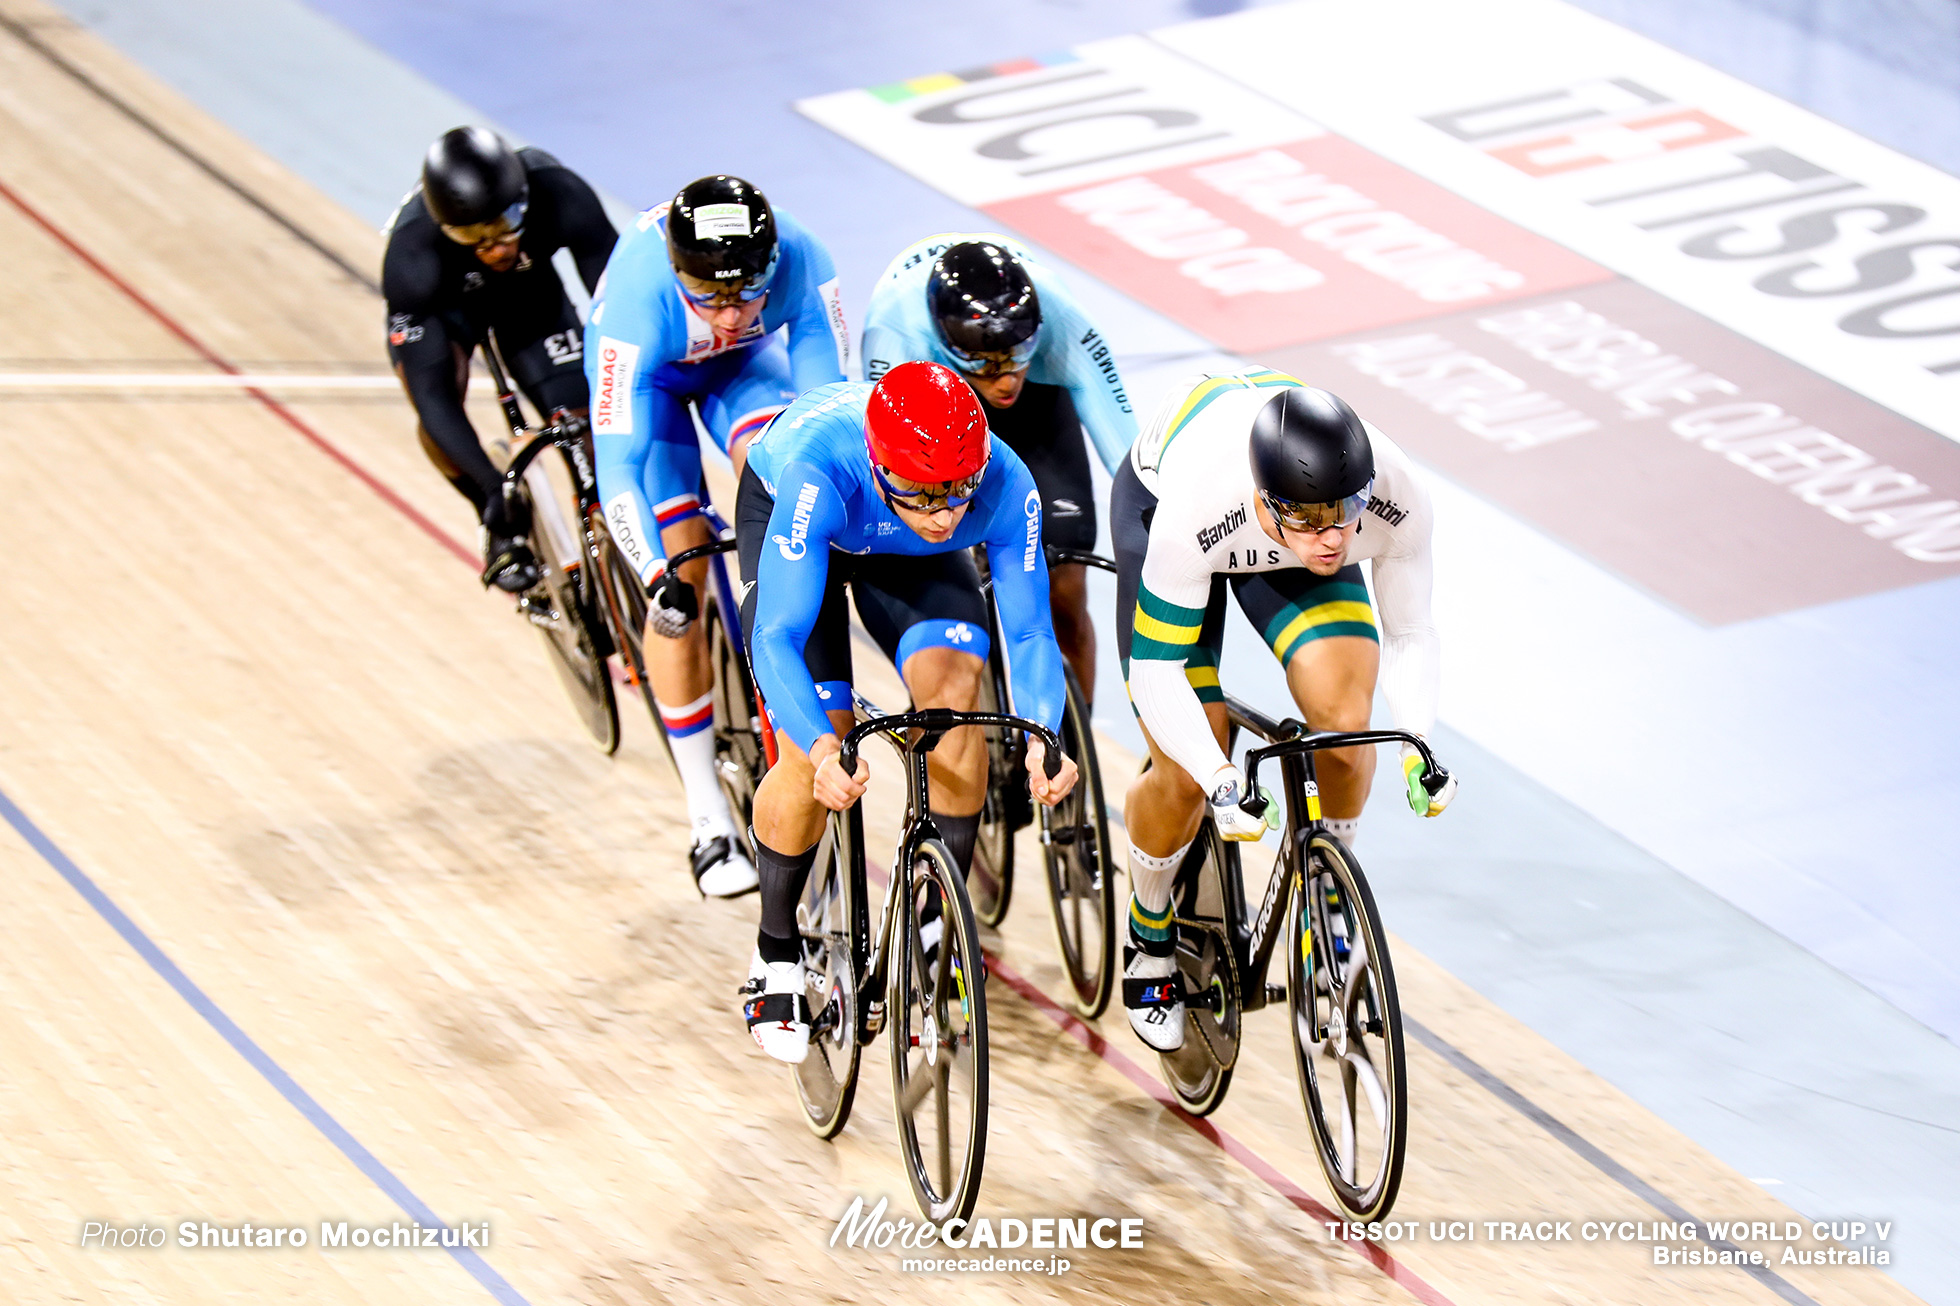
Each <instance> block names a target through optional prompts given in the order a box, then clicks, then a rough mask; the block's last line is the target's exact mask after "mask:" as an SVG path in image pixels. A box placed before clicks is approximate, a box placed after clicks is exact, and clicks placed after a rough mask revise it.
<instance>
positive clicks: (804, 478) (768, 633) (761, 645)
mask: <svg viewBox="0 0 1960 1306" xmlns="http://www.w3.org/2000/svg"><path fill="white" fill-rule="evenodd" d="M812 486H814V487H815V490H816V494H815V497H814V500H813V501H812V502H811V503H810V506H809V515H808V518H807V519H806V521H805V522H804V526H803V529H802V530H800V531H799V530H798V529H797V526H796V514H797V511H798V502H799V499H800V498H801V497H802V496H803V495H804V494H805V493H806V489H807V487H812ZM776 488H777V490H778V491H779V493H778V494H777V496H776V508H775V511H774V512H772V513H771V514H770V515H769V539H768V540H767V541H766V542H765V543H764V544H763V546H762V555H761V561H760V562H759V563H758V564H757V565H756V605H755V630H754V636H753V639H754V647H753V648H752V649H750V651H749V656H750V658H751V659H752V661H753V664H754V666H755V678H756V684H757V685H758V686H759V687H760V688H761V690H762V701H763V702H764V703H766V704H768V707H769V714H770V715H771V716H772V717H774V718H775V721H776V726H777V728H778V729H781V730H785V731H787V732H788V733H789V737H790V738H791V739H793V740H795V741H796V746H797V747H798V748H801V749H802V750H803V751H804V752H806V753H807V752H809V751H810V748H811V746H812V745H814V744H815V743H816V742H817V740H818V739H820V738H821V737H823V736H824V735H827V734H829V733H831V727H830V718H829V717H828V716H827V715H825V713H824V707H823V700H822V699H820V698H818V697H817V685H816V682H815V681H814V680H812V679H811V678H810V672H809V668H808V667H807V666H805V665H804V662H803V646H804V645H806V644H808V643H809V642H810V632H811V631H812V630H813V629H815V628H816V624H817V614H818V613H819V612H820V611H822V609H823V592H824V584H825V582H826V581H827V580H828V579H829V577H830V539H831V536H832V535H834V534H835V533H836V532H837V530H838V529H839V528H840V527H841V526H842V525H843V524H844V503H843V498H842V496H841V495H839V494H838V493H837V489H836V487H835V486H833V485H832V484H831V483H830V480H829V478H827V477H826V476H825V475H824V474H823V473H822V472H821V471H819V470H817V469H816V468H815V467H813V466H811V465H810V464H809V463H807V462H804V461H802V460H800V459H798V460H796V461H793V462H791V463H790V464H789V465H788V466H787V467H785V468H783V472H782V475H781V476H780V477H779V478H778V479H777V481H776ZM798 544H800V545H802V548H801V549H800V550H798V549H797V548H796V546H797V545H798ZM792 554H794V556H792ZM1044 602H1045V599H1044ZM1044 611H1045V609H1044Z"/></svg>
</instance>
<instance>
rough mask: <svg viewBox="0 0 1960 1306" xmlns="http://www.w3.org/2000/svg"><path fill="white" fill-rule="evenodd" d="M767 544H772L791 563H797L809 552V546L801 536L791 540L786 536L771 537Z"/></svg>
mask: <svg viewBox="0 0 1960 1306" xmlns="http://www.w3.org/2000/svg"><path fill="white" fill-rule="evenodd" d="M769 542H770V543H772V544H774V545H775V546H776V548H777V549H778V551H780V552H781V553H782V555H783V557H785V558H787V559H789V561H791V562H799V561H801V560H802V558H803V555H804V554H806V553H808V552H809V551H810V545H809V543H808V542H807V541H805V540H804V539H803V538H802V537H801V536H799V537H797V538H796V539H791V538H789V536H787V535H771V536H770V537H769Z"/></svg>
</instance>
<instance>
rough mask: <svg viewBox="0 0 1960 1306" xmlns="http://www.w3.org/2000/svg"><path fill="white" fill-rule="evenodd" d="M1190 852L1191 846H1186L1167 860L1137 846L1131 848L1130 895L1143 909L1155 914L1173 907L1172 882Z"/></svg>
mask: <svg viewBox="0 0 1960 1306" xmlns="http://www.w3.org/2000/svg"><path fill="white" fill-rule="evenodd" d="M1189 851H1191V845H1190V844H1188V843H1187V844H1185V845H1184V846H1183V847H1182V848H1180V849H1178V850H1177V851H1176V852H1174V853H1172V854H1171V855H1170V856H1168V857H1152V856H1151V855H1150V854H1149V853H1147V852H1144V851H1142V850H1141V849H1139V848H1138V847H1136V845H1134V844H1132V845H1131V846H1130V892H1131V893H1133V894H1135V895H1136V900H1137V902H1138V904H1139V905H1140V906H1142V907H1143V908H1144V910H1146V911H1148V912H1150V913H1151V914H1152V915H1156V914H1158V913H1161V912H1162V911H1163V910H1164V909H1165V908H1167V907H1169V906H1170V905H1171V881H1173V880H1175V879H1176V878H1177V868H1178V867H1179V866H1181V865H1183V863H1184V854H1185V853H1187V852H1189Z"/></svg>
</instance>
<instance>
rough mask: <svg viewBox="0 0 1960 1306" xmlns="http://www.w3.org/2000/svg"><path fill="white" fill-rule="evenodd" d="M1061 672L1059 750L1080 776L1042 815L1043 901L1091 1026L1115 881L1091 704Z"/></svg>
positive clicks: (1104, 981) (1104, 984) (1107, 967)
mask: <svg viewBox="0 0 1960 1306" xmlns="http://www.w3.org/2000/svg"><path fill="white" fill-rule="evenodd" d="M1065 671H1066V674H1067V679H1068V706H1067V709H1066V711H1065V712H1064V713H1063V715H1062V748H1063V749H1064V751H1066V752H1067V753H1068V755H1069V756H1070V757H1071V758H1073V759H1074V760H1075V765H1076V768H1077V770H1078V772H1079V773H1080V774H1079V776H1078V778H1077V780H1076V782H1075V788H1074V789H1071V790H1070V791H1069V795H1068V797H1067V798H1064V799H1063V800H1062V801H1061V802H1059V803H1057V804H1055V806H1054V807H1052V808H1044V809H1042V816H1041V823H1042V840H1041V844H1042V848H1041V852H1042V861H1043V863H1044V865H1045V869H1046V871H1047V881H1048V902H1049V906H1050V907H1052V908H1053V909H1054V912H1055V941H1056V943H1057V944H1058V945H1059V947H1060V949H1061V954H1062V969H1063V971H1064V972H1065V973H1066V974H1067V975H1068V981H1069V1002H1070V1005H1071V1006H1073V1007H1074V1008H1075V1009H1076V1011H1077V1012H1079V1013H1081V1015H1082V1016H1084V1017H1085V1018H1087V1019H1089V1020H1094V1019H1095V1018H1096V1017H1097V1016H1100V1015H1102V1013H1103V1010H1104V1009H1105V1008H1106V1007H1108V1005H1109V995H1110V991H1111V989H1112V988H1113V987H1114V984H1115V971H1116V967H1115V965H1114V962H1113V957H1114V954H1115V950H1116V877H1115V875H1114V874H1113V871H1114V869H1115V868H1114V867H1113V866H1112V865H1111V862H1110V848H1109V814H1108V812H1107V810H1106V809H1105V808H1104V806H1103V787H1102V768H1101V766H1100V765H1099V764H1098V763H1097V760H1096V744H1095V735H1094V733H1093V730H1092V727H1091V725H1090V720H1089V706H1088V704H1087V703H1085V702H1083V700H1082V690H1081V687H1080V686H1079V685H1078V684H1077V683H1076V679H1075V671H1074V669H1073V668H1065Z"/></svg>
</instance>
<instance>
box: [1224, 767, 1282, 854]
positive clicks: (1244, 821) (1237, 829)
mask: <svg viewBox="0 0 1960 1306" xmlns="http://www.w3.org/2000/svg"><path fill="white" fill-rule="evenodd" d="M1208 788H1209V789H1210V798H1209V800H1208V801H1209V802H1210V803H1211V819H1212V820H1213V821H1214V822H1216V823H1217V825H1218V832H1219V833H1220V834H1222V835H1224V836H1225V837H1226V838H1227V839H1232V840H1236V841H1238V842H1241V843H1251V842H1255V841H1257V840H1259V839H1261V838H1263V837H1265V834H1266V831H1267V829H1268V828H1269V827H1273V826H1276V825H1277V823H1278V822H1277V818H1278V815H1279V804H1278V803H1276V802H1274V801H1273V796H1272V795H1271V794H1270V793H1262V795H1261V796H1262V797H1264V798H1265V800H1266V810H1265V812H1264V813H1263V814H1261V815H1259V816H1254V815H1252V813H1250V812H1248V811H1246V810H1245V809H1244V808H1242V807H1240V806H1239V803H1240V802H1241V801H1242V800H1243V799H1244V797H1245V773H1244V772H1243V771H1241V770H1239V768H1237V767H1236V766H1232V765H1230V764H1229V763H1228V764H1227V765H1225V766H1221V767H1219V768H1218V769H1217V770H1216V771H1214V772H1212V776H1211V784H1210V785H1209V786H1208Z"/></svg>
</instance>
